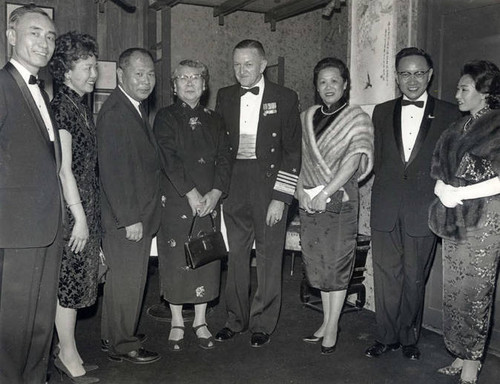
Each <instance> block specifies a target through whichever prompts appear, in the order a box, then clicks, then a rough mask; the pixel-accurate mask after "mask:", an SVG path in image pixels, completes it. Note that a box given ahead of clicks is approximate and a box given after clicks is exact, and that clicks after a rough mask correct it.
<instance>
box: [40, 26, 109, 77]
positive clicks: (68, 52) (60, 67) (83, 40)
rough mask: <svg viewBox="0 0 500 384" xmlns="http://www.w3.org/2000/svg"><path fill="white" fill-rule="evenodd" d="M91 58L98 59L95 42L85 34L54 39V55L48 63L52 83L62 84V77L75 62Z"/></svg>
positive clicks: (74, 33)
mask: <svg viewBox="0 0 500 384" xmlns="http://www.w3.org/2000/svg"><path fill="white" fill-rule="evenodd" d="M91 56H95V58H96V59H97V58H98V57H99V48H98V46H97V42H96V40H95V39H94V38H93V37H92V36H90V35H87V34H86V33H79V32H76V31H70V32H67V33H65V34H63V35H61V36H59V37H58V38H57V39H56V48H55V50H54V55H53V56H52V59H51V60H50V63H49V71H50V74H51V75H52V77H53V78H54V81H55V82H56V83H58V84H63V83H64V75H65V74H66V72H68V71H69V70H71V69H72V68H73V65H74V64H75V62H77V61H78V60H80V59H84V60H85V59H87V58H89V57H91Z"/></svg>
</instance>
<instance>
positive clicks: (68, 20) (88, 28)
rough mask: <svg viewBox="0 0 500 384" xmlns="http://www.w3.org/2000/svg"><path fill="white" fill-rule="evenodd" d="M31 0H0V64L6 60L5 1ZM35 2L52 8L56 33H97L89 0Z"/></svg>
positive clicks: (26, 0) (26, 1) (21, 0)
mask: <svg viewBox="0 0 500 384" xmlns="http://www.w3.org/2000/svg"><path fill="white" fill-rule="evenodd" d="M32 2H33V0H10V1H5V0H0V26H2V31H1V33H0V45H1V47H0V49H1V52H0V65H1V66H3V65H4V64H5V62H6V57H5V52H6V44H7V42H6V38H5V28H6V26H7V20H6V14H5V13H6V12H5V7H6V5H5V4H6V3H16V4H29V3H32ZM35 4H37V5H39V6H41V7H52V8H54V19H55V24H56V27H57V31H58V34H62V33H65V32H68V31H70V30H77V31H80V32H84V33H88V34H90V35H92V36H96V35H97V20H96V17H95V14H96V11H97V5H96V4H95V3H94V1H89V0H37V1H36V2H35Z"/></svg>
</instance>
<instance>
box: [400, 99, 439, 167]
mask: <svg viewBox="0 0 500 384" xmlns="http://www.w3.org/2000/svg"><path fill="white" fill-rule="evenodd" d="M433 114H434V98H433V97H431V96H429V97H428V99H427V103H426V106H425V111H424V116H423V117H422V122H421V123H420V129H419V130H418V135H417V139H416V140H415V145H414V146H413V150H412V151H411V155H410V158H409V159H408V164H407V166H408V165H410V163H411V162H412V161H413V160H414V159H415V157H416V156H417V155H418V152H419V151H420V148H422V145H423V143H424V141H425V138H426V137H427V133H429V128H430V127H431V118H430V116H433Z"/></svg>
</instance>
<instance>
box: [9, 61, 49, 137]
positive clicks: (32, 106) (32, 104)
mask: <svg viewBox="0 0 500 384" xmlns="http://www.w3.org/2000/svg"><path fill="white" fill-rule="evenodd" d="M5 69H6V70H7V71H8V72H9V73H10V74H11V75H12V77H13V78H14V80H15V82H16V83H17V85H18V86H19V89H20V90H21V93H22V95H23V98H24V100H25V101H26V103H27V104H28V107H29V110H30V111H31V114H32V115H33V119H34V120H35V121H36V123H37V126H38V128H39V132H40V133H41V135H42V136H43V137H44V138H45V140H46V141H47V142H50V137H49V133H48V131H47V127H46V126H45V122H44V121H43V118H42V115H41V114H40V110H39V109H38V107H37V106H36V104H35V100H34V99H33V96H32V95H31V92H30V90H29V89H28V86H27V85H26V82H25V81H24V80H23V78H22V76H21V74H20V73H19V72H18V71H17V69H16V68H15V67H14V66H13V65H12V64H11V63H10V62H9V63H7V64H5ZM42 95H43V92H42ZM47 109H49V107H48V106H47ZM53 127H54V131H55V130H56V126H55V125H54V124H53Z"/></svg>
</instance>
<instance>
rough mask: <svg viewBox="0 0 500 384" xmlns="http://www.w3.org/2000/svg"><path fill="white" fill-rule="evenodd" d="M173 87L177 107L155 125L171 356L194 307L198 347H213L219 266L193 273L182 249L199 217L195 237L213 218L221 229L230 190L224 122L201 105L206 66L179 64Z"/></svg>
mask: <svg viewBox="0 0 500 384" xmlns="http://www.w3.org/2000/svg"><path fill="white" fill-rule="evenodd" d="M172 82H173V87H174V93H175V94H176V95H177V98H178V99H177V102H176V103H175V104H173V105H171V106H169V107H167V108H163V109H161V110H160V111H159V112H158V114H157V116H156V119H155V123H154V131H155V135H156V137H157V139H158V145H159V148H160V153H161V156H162V162H163V167H164V171H165V174H166V178H164V182H163V195H164V196H163V198H162V211H163V213H162V222H161V227H160V230H159V233H158V254H159V263H160V281H161V294H162V295H163V297H164V299H165V300H166V301H168V302H169V303H170V309H171V311H172V327H171V330H170V335H169V340H168V346H169V348H170V349H171V350H173V351H179V350H181V349H182V348H183V346H184V343H183V340H184V320H183V317H182V306H183V304H184V303H191V304H194V308H195V318H194V321H193V331H194V332H195V333H196V336H197V338H198V344H199V346H200V347H202V348H204V349H211V348H213V347H214V341H213V337H212V334H211V333H210V331H209V330H208V327H207V324H206V317H205V313H206V309H207V303H208V302H209V301H212V300H214V299H216V298H217V297H218V296H219V285H220V261H214V262H212V263H209V264H206V265H204V266H201V267H198V268H196V269H190V268H189V267H188V266H187V264H186V256H185V253H184V243H185V242H186V241H187V238H188V233H189V230H190V227H191V223H192V220H193V217H194V216H196V215H197V216H198V218H197V220H196V231H195V233H198V232H199V231H201V230H204V231H211V227H212V220H211V217H210V216H212V217H213V218H214V219H215V220H216V222H217V225H219V224H220V220H219V218H220V198H221V197H222V196H223V195H224V194H225V193H227V190H228V186H229V177H230V176H229V175H230V173H229V172H230V165H229V160H230V156H229V147H228V142H227V138H226V132H225V130H224V127H223V123H222V119H221V118H220V117H219V115H217V114H216V113H215V112H213V111H211V110H209V109H207V108H205V107H203V106H202V105H200V98H201V96H202V94H203V92H204V91H205V90H206V88H207V84H208V69H207V67H206V66H205V64H203V63H200V62H199V61H193V60H184V61H181V62H180V63H179V65H178V67H177V68H176V69H175V71H174V72H173V76H172Z"/></svg>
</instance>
